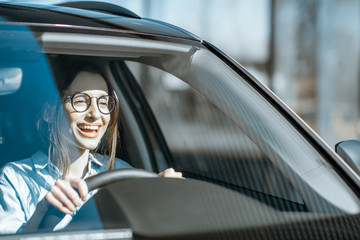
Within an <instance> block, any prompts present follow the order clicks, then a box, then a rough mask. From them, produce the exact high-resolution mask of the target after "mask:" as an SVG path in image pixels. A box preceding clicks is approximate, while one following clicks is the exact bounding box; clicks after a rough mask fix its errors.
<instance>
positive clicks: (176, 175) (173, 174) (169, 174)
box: [159, 168, 183, 178]
mask: <svg viewBox="0 0 360 240" xmlns="http://www.w3.org/2000/svg"><path fill="white" fill-rule="evenodd" d="M159 175H160V176H162V177H166V178H183V176H182V173H181V172H176V171H175V170H174V169H173V168H168V169H166V170H165V171H163V172H161V173H159Z"/></svg>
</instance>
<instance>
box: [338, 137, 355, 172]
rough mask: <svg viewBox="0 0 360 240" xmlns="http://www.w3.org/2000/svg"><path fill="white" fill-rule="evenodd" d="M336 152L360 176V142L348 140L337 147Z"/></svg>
mask: <svg viewBox="0 0 360 240" xmlns="http://www.w3.org/2000/svg"><path fill="white" fill-rule="evenodd" d="M335 151H336V153H337V154H339V156H340V157H341V158H342V159H344V161H345V162H346V163H347V164H349V166H350V167H351V168H352V169H353V170H354V171H355V172H356V173H357V174H359V175H360V140H346V141H342V142H339V143H337V144H336V145H335Z"/></svg>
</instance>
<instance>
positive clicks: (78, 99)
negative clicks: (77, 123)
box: [73, 94, 89, 105]
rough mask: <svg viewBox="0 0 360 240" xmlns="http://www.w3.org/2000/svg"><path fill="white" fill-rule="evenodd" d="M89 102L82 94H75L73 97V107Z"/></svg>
mask: <svg viewBox="0 0 360 240" xmlns="http://www.w3.org/2000/svg"><path fill="white" fill-rule="evenodd" d="M88 102H89V99H88V97H87V96H86V95H84V94H77V95H75V96H74V97H73V104H74V105H82V104H87V103H88Z"/></svg>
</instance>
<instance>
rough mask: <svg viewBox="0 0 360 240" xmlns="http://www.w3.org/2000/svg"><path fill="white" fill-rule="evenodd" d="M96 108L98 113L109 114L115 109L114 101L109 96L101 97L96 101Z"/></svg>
mask: <svg viewBox="0 0 360 240" xmlns="http://www.w3.org/2000/svg"><path fill="white" fill-rule="evenodd" d="M98 107H99V110H100V112H102V113H104V114H109V113H111V112H112V111H113V110H114V108H115V99H114V98H113V97H111V96H102V97H100V98H99V100H98Z"/></svg>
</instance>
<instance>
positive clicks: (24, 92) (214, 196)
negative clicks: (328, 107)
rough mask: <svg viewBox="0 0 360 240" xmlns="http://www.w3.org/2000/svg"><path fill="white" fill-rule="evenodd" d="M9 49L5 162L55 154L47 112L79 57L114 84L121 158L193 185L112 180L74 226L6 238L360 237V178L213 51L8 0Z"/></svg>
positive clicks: (132, 175) (1, 95) (95, 6)
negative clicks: (46, 149) (39, 124)
mask: <svg viewBox="0 0 360 240" xmlns="http://www.w3.org/2000/svg"><path fill="white" fill-rule="evenodd" d="M0 41H1V44H0V77H1V78H0V79H2V82H1V84H0V124H1V125H0V156H1V158H0V164H1V166H2V165H4V164H6V163H7V162H10V161H16V160H19V159H23V158H26V157H27V156H28V155H30V154H32V153H33V152H34V151H35V150H37V149H41V148H42V142H41V140H40V139H39V136H38V135H39V134H38V130H37V129H36V119H37V117H38V115H39V112H40V111H41V109H40V106H41V103H42V101H43V100H44V96H46V95H47V94H48V92H49V91H51V89H52V90H53V91H57V90H59V91H60V90H61V88H60V87H59V86H61V83H59V82H58V80H57V78H56V74H57V73H56V72H55V71H54V70H53V68H52V63H54V62H55V63H56V62H57V61H61V59H67V60H73V59H76V60H77V61H85V60H86V61H93V62H94V63H96V64H99V65H101V66H103V67H105V68H106V69H107V72H108V74H109V78H110V79H112V83H113V88H114V89H115V91H116V94H117V96H118V99H119V103H120V109H121V111H120V118H119V123H118V124H119V125H120V126H121V129H120V135H121V143H120V144H119V149H121V151H119V152H118V153H117V157H119V158H121V159H124V160H125V161H127V162H129V163H130V164H131V165H132V166H134V168H141V169H145V170H146V171H149V172H160V171H162V170H164V169H166V168H168V167H173V168H175V169H176V170H177V171H181V172H183V174H184V177H185V179H164V178H158V177H154V175H152V174H151V173H149V172H143V171H140V170H126V171H125V170H120V171H116V172H114V173H112V174H113V175H112V176H111V177H106V176H109V174H107V173H103V174H101V175H99V176H98V179H100V180H96V179H95V180H94V181H95V182H96V181H98V182H96V183H91V184H94V186H93V187H94V188H95V189H97V188H101V189H100V190H99V191H98V192H97V193H96V194H95V195H94V197H93V198H91V200H89V201H88V202H87V203H86V204H85V205H84V206H83V207H82V208H81V209H80V211H79V212H78V213H77V215H76V216H75V217H74V219H73V221H72V222H70V224H69V225H68V226H67V227H66V228H64V229H63V230H61V231H58V232H51V231H48V230H46V228H45V230H44V229H41V227H38V228H35V229H30V231H28V232H25V233H19V234H15V235H12V234H4V235H2V236H0V239H2V238H3V239H18V238H19V237H20V238H24V239H26V238H29V239H30V238H34V237H39V238H42V237H43V238H65V237H66V238H69V237H74V238H86V239H90V238H92V239H357V238H360V237H359V235H360V234H359V232H360V231H359V230H360V229H359V226H360V201H359V194H360V189H359V186H360V185H359V184H360V182H359V180H360V179H359V176H358V175H357V174H356V173H355V172H354V171H353V170H352V169H351V168H350V167H349V166H348V165H347V164H346V163H345V162H344V161H343V160H342V159H341V158H339V157H338V156H337V155H336V154H335V153H334V152H333V151H332V150H331V149H330V148H329V147H328V146H327V145H326V144H325V143H324V142H323V141H322V140H321V139H320V138H319V137H318V136H317V135H316V134H315V133H314V132H313V131H312V130H311V129H310V128H309V127H308V126H307V125H306V124H305V123H304V122H303V121H302V120H301V119H300V118H299V117H298V116H296V114H295V113H293V112H292V111H291V110H290V109H289V108H288V107H287V106H286V105H285V104H284V103H283V102H282V101H281V100H280V99H278V98H277V97H276V96H275V95H274V94H273V93H272V92H271V91H270V90H268V89H267V88H266V87H265V86H263V85H262V84H261V83H260V82H259V81H258V80H256V79H255V78H254V77H253V76H252V75H251V74H250V73H248V72H247V70H246V69H245V68H243V67H242V66H241V65H240V64H238V63H237V62H236V61H234V60H233V59H232V58H231V57H229V56H228V55H226V54H225V53H223V52H221V51H220V50H219V49H217V48H216V47H215V46H213V45H212V44H211V43H208V42H206V41H205V40H202V39H200V38H199V37H196V36H194V35H193V34H191V33H189V32H187V31H185V30H183V29H180V28H177V27H175V26H172V25H169V24H166V23H163V22H159V21H156V20H152V19H144V18H141V17H139V16H138V15H136V14H134V13H132V12H130V11H128V10H126V9H123V8H121V7H117V6H114V5H111V4H104V3H96V2H78V3H77V2H75V3H64V4H60V5H56V6H53V5H51V6H41V5H35V4H34V5H33V4H20V3H18V4H14V3H7V2H0ZM9 72H11V74H10V73H9ZM185 104H187V105H186V106H187V107H186V108H184V107H183V106H184V105H185ZM89 181H90V182H91V181H92V180H90V179H89Z"/></svg>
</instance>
